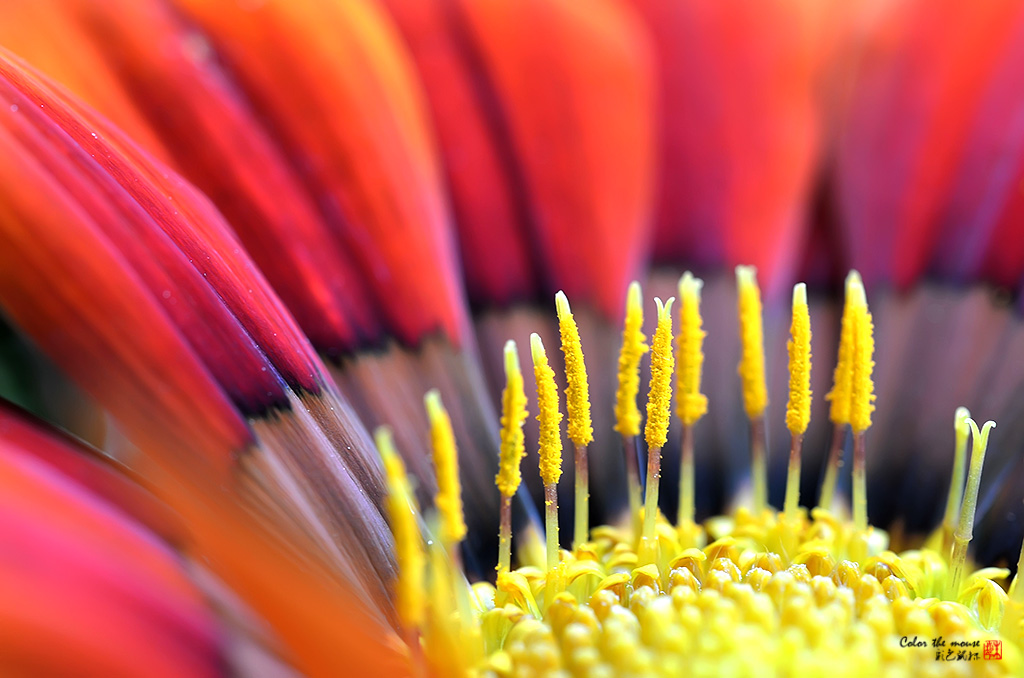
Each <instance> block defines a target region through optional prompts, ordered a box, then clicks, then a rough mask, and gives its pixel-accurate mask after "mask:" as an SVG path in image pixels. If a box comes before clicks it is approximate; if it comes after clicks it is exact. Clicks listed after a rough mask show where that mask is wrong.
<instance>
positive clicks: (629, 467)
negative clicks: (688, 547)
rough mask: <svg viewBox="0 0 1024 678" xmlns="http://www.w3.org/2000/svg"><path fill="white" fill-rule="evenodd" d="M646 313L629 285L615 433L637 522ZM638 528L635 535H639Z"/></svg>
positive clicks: (637, 291)
mask: <svg viewBox="0 0 1024 678" xmlns="http://www.w3.org/2000/svg"><path fill="white" fill-rule="evenodd" d="M643 324H644V309H643V300H642V297H641V295H640V283H638V282H636V281H635V280H634V281H633V282H632V283H630V284H629V291H628V292H627V293H626V321H625V324H624V327H623V330H622V349H621V350H620V351H619V373H618V383H619V387H618V389H617V390H616V391H615V430H616V431H617V432H618V433H619V434H620V435H621V436H622V450H623V454H624V455H625V459H626V476H627V483H628V484H629V488H628V489H629V514H630V516H631V517H632V519H633V520H634V523H635V521H637V520H639V517H640V501H641V499H640V498H641V494H642V490H641V488H640V468H639V460H638V458H637V450H636V437H637V436H638V435H640V409H639V408H638V407H637V405H636V396H637V393H638V392H639V391H640V358H642V357H643V355H644V353H647V351H648V350H649V349H648V347H647V344H646V343H645V342H644V339H645V337H644V331H643ZM638 528H639V525H638V524H634V526H633V530H634V533H638V532H639V529H638Z"/></svg>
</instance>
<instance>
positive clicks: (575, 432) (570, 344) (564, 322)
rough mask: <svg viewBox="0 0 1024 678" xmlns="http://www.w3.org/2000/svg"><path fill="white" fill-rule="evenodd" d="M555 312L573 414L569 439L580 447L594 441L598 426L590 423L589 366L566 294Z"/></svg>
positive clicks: (568, 407)
mask: <svg viewBox="0 0 1024 678" xmlns="http://www.w3.org/2000/svg"><path fill="white" fill-rule="evenodd" d="M555 309H556V310H557V311H558V331H559V334H561V336H562V353H563V354H564V355H565V380H566V382H567V384H568V385H567V386H566V389H565V410H566V412H567V413H568V415H569V426H568V429H569V440H571V441H573V442H574V443H576V444H577V445H587V444H589V443H590V441H592V440H593V439H594V427H593V426H592V425H591V423H590V392H589V391H590V389H589V386H588V384H587V366H586V365H585V364H584V363H583V345H582V344H581V343H580V331H579V328H577V327H576V320H575V319H574V318H573V317H572V311H571V310H570V309H569V300H568V299H567V298H566V296H565V293H564V292H559V293H558V294H556V295H555Z"/></svg>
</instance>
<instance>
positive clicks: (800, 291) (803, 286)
mask: <svg viewBox="0 0 1024 678" xmlns="http://www.w3.org/2000/svg"><path fill="white" fill-rule="evenodd" d="M806 305H807V283H797V284H796V285H793V308H796V307H797V306H806Z"/></svg>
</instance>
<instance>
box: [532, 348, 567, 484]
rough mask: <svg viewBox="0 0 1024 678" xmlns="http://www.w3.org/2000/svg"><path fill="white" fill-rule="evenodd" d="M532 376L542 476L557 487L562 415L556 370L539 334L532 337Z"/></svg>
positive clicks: (560, 461)
mask: <svg viewBox="0 0 1024 678" xmlns="http://www.w3.org/2000/svg"><path fill="white" fill-rule="evenodd" d="M530 350H531V352H532V354H533V376H534V379H536V381H537V421H539V422H540V440H539V442H538V447H539V449H540V477H541V480H543V481H544V484H545V485H557V484H558V479H559V478H561V477H562V431H561V426H560V423H561V421H562V413H561V412H559V411H558V387H557V386H556V385H555V371H554V370H552V369H551V366H550V365H548V354H547V353H546V352H545V351H544V344H543V342H541V340H540V336H539V335H537V334H531V335H530Z"/></svg>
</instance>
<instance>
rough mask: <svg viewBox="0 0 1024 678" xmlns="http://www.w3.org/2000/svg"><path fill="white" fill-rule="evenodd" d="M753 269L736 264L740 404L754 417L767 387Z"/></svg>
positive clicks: (762, 408)
mask: <svg viewBox="0 0 1024 678" xmlns="http://www.w3.org/2000/svg"><path fill="white" fill-rule="evenodd" d="M756 276H757V269H755V268H754V267H753V266H737V267H736V284H737V286H738V287H739V318H740V346H741V349H742V353H741V357H740V366H739V374H740V380H741V381H742V383H743V407H744V409H745V410H746V412H747V416H748V417H750V418H751V419H756V418H758V417H760V416H761V415H763V414H764V411H765V408H767V407H768V389H767V387H766V386H765V376H764V330H763V328H762V324H761V323H762V320H761V290H760V289H759V288H758V286H757V277H756Z"/></svg>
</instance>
